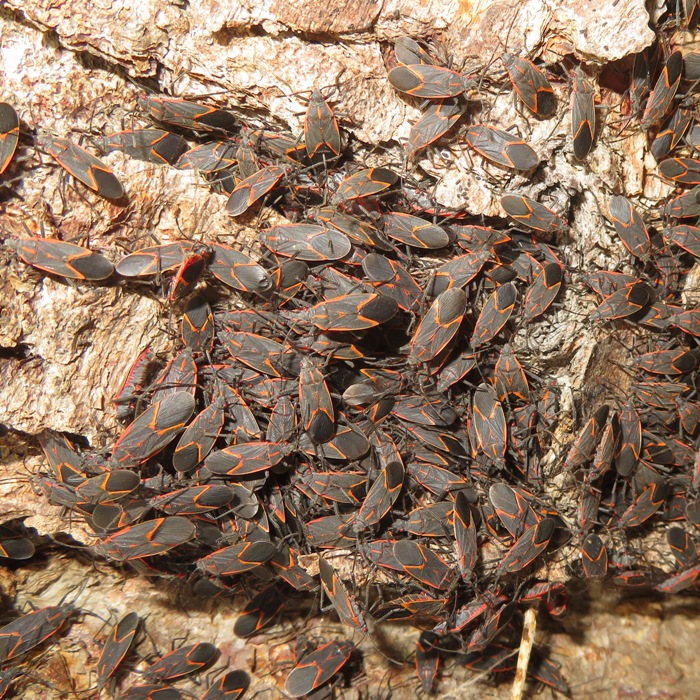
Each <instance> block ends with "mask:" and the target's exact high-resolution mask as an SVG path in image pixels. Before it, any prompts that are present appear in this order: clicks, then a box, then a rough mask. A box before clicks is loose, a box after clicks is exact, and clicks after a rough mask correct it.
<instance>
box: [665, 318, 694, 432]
mask: <svg viewBox="0 0 700 700" xmlns="http://www.w3.org/2000/svg"><path fill="white" fill-rule="evenodd" d="M668 321H669V324H670V325H671V326H673V327H674V328H679V329H680V330H682V331H684V332H685V333H689V334H690V335H694V336H695V337H699V336H700V309H687V310H686V311H682V310H680V309H679V310H678V311H677V312H676V313H673V314H672V315H671V316H669V317H668ZM690 432H691V433H692V432H694V431H692V430H691V431H690Z"/></svg>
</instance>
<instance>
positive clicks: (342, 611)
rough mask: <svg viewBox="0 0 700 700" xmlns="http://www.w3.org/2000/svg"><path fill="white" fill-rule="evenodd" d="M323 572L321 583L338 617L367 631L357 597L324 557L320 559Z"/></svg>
mask: <svg viewBox="0 0 700 700" xmlns="http://www.w3.org/2000/svg"><path fill="white" fill-rule="evenodd" d="M318 565H319V570H320V573H321V585H322V586H323V590H324V591H325V593H326V595H327V596H328V599H329V600H330V601H331V603H332V604H333V607H334V608H335V611H336V612H337V613H338V617H339V618H340V621H341V622H342V623H343V624H346V625H350V626H351V627H354V628H355V629H358V630H360V631H362V632H366V631H367V623H366V622H365V618H364V615H363V614H362V611H361V610H360V608H359V607H358V605H357V603H356V602H355V599H354V598H352V597H351V596H350V594H349V593H348V592H347V589H346V588H345V586H344V585H343V582H342V581H341V580H340V578H339V577H338V574H336V573H335V571H334V570H333V567H332V566H331V565H330V564H329V563H328V562H327V561H326V560H325V559H323V558H319V560H318Z"/></svg>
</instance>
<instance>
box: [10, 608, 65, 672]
mask: <svg viewBox="0 0 700 700" xmlns="http://www.w3.org/2000/svg"><path fill="white" fill-rule="evenodd" d="M76 612H77V611H76V609H75V608H74V607H73V606H72V605H51V606H49V607H46V608H41V609H40V610H34V611H32V612H30V613H27V614H26V615H22V617H18V618H17V619H16V620H13V621H12V622H10V623H8V624H6V625H5V626H4V627H0V664H5V663H6V662H8V661H13V660H15V659H20V658H21V657H22V656H24V655H25V654H26V653H27V652H28V651H30V650H31V649H33V648H34V647H35V646H37V645H39V644H41V643H42V642H43V641H45V640H46V639H48V638H49V637H51V636H52V635H54V634H56V632H58V631H59V630H60V629H61V628H62V627H63V625H64V624H65V623H66V622H67V621H68V620H69V619H70V618H71V617H73V616H74V615H75V614H76Z"/></svg>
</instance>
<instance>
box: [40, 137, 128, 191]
mask: <svg viewBox="0 0 700 700" xmlns="http://www.w3.org/2000/svg"><path fill="white" fill-rule="evenodd" d="M39 146H40V147H41V148H43V149H44V150H45V151H46V152H47V153H48V154H49V155H50V156H51V157H52V158H53V159H54V160H55V161H56V162H57V163H58V164H59V165H60V166H61V167H62V168H63V169H64V170H65V171H66V172H68V173H69V174H70V175H72V176H73V177H74V178H75V179H76V180H78V181H80V182H82V183H83V185H85V186H86V187H89V188H90V189H91V190H94V191H95V192H97V193H98V194H101V195H102V196H103V197H105V198H106V199H111V200H112V201H118V200H121V199H122V198H123V197H124V194H125V193H124V188H123V187H122V184H121V182H119V180H118V179H117V177H116V175H115V174H114V173H113V172H112V170H111V169H110V168H108V167H107V166H106V165H105V164H104V163H103V162H102V161H101V160H100V159H99V158H97V157H96V156H93V155H92V153H89V152H88V151H86V150H85V149H84V148H81V147H80V146H78V145H77V144H75V143H73V142H72V141H70V140H69V139H64V138H53V137H51V136H44V137H43V138H41V139H39Z"/></svg>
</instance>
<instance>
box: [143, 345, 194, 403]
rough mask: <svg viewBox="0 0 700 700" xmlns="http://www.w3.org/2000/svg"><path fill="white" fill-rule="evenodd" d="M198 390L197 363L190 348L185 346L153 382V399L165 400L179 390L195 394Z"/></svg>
mask: <svg viewBox="0 0 700 700" xmlns="http://www.w3.org/2000/svg"><path fill="white" fill-rule="evenodd" d="M196 390H197V363H196V362H195V360H194V356H193V355H192V350H191V349H190V348H183V349H182V350H180V352H178V354H177V355H175V357H173V359H172V360H170V362H168V364H167V365H165V367H164V368H163V370H162V371H161V373H160V374H159V375H158V376H157V377H156V378H155V380H154V382H153V395H152V398H153V400H154V401H155V400H158V401H160V400H163V399H164V398H166V397H168V396H172V395H173V394H176V393H178V392H180V393H188V394H191V395H192V396H194V394H195V391H196Z"/></svg>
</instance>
